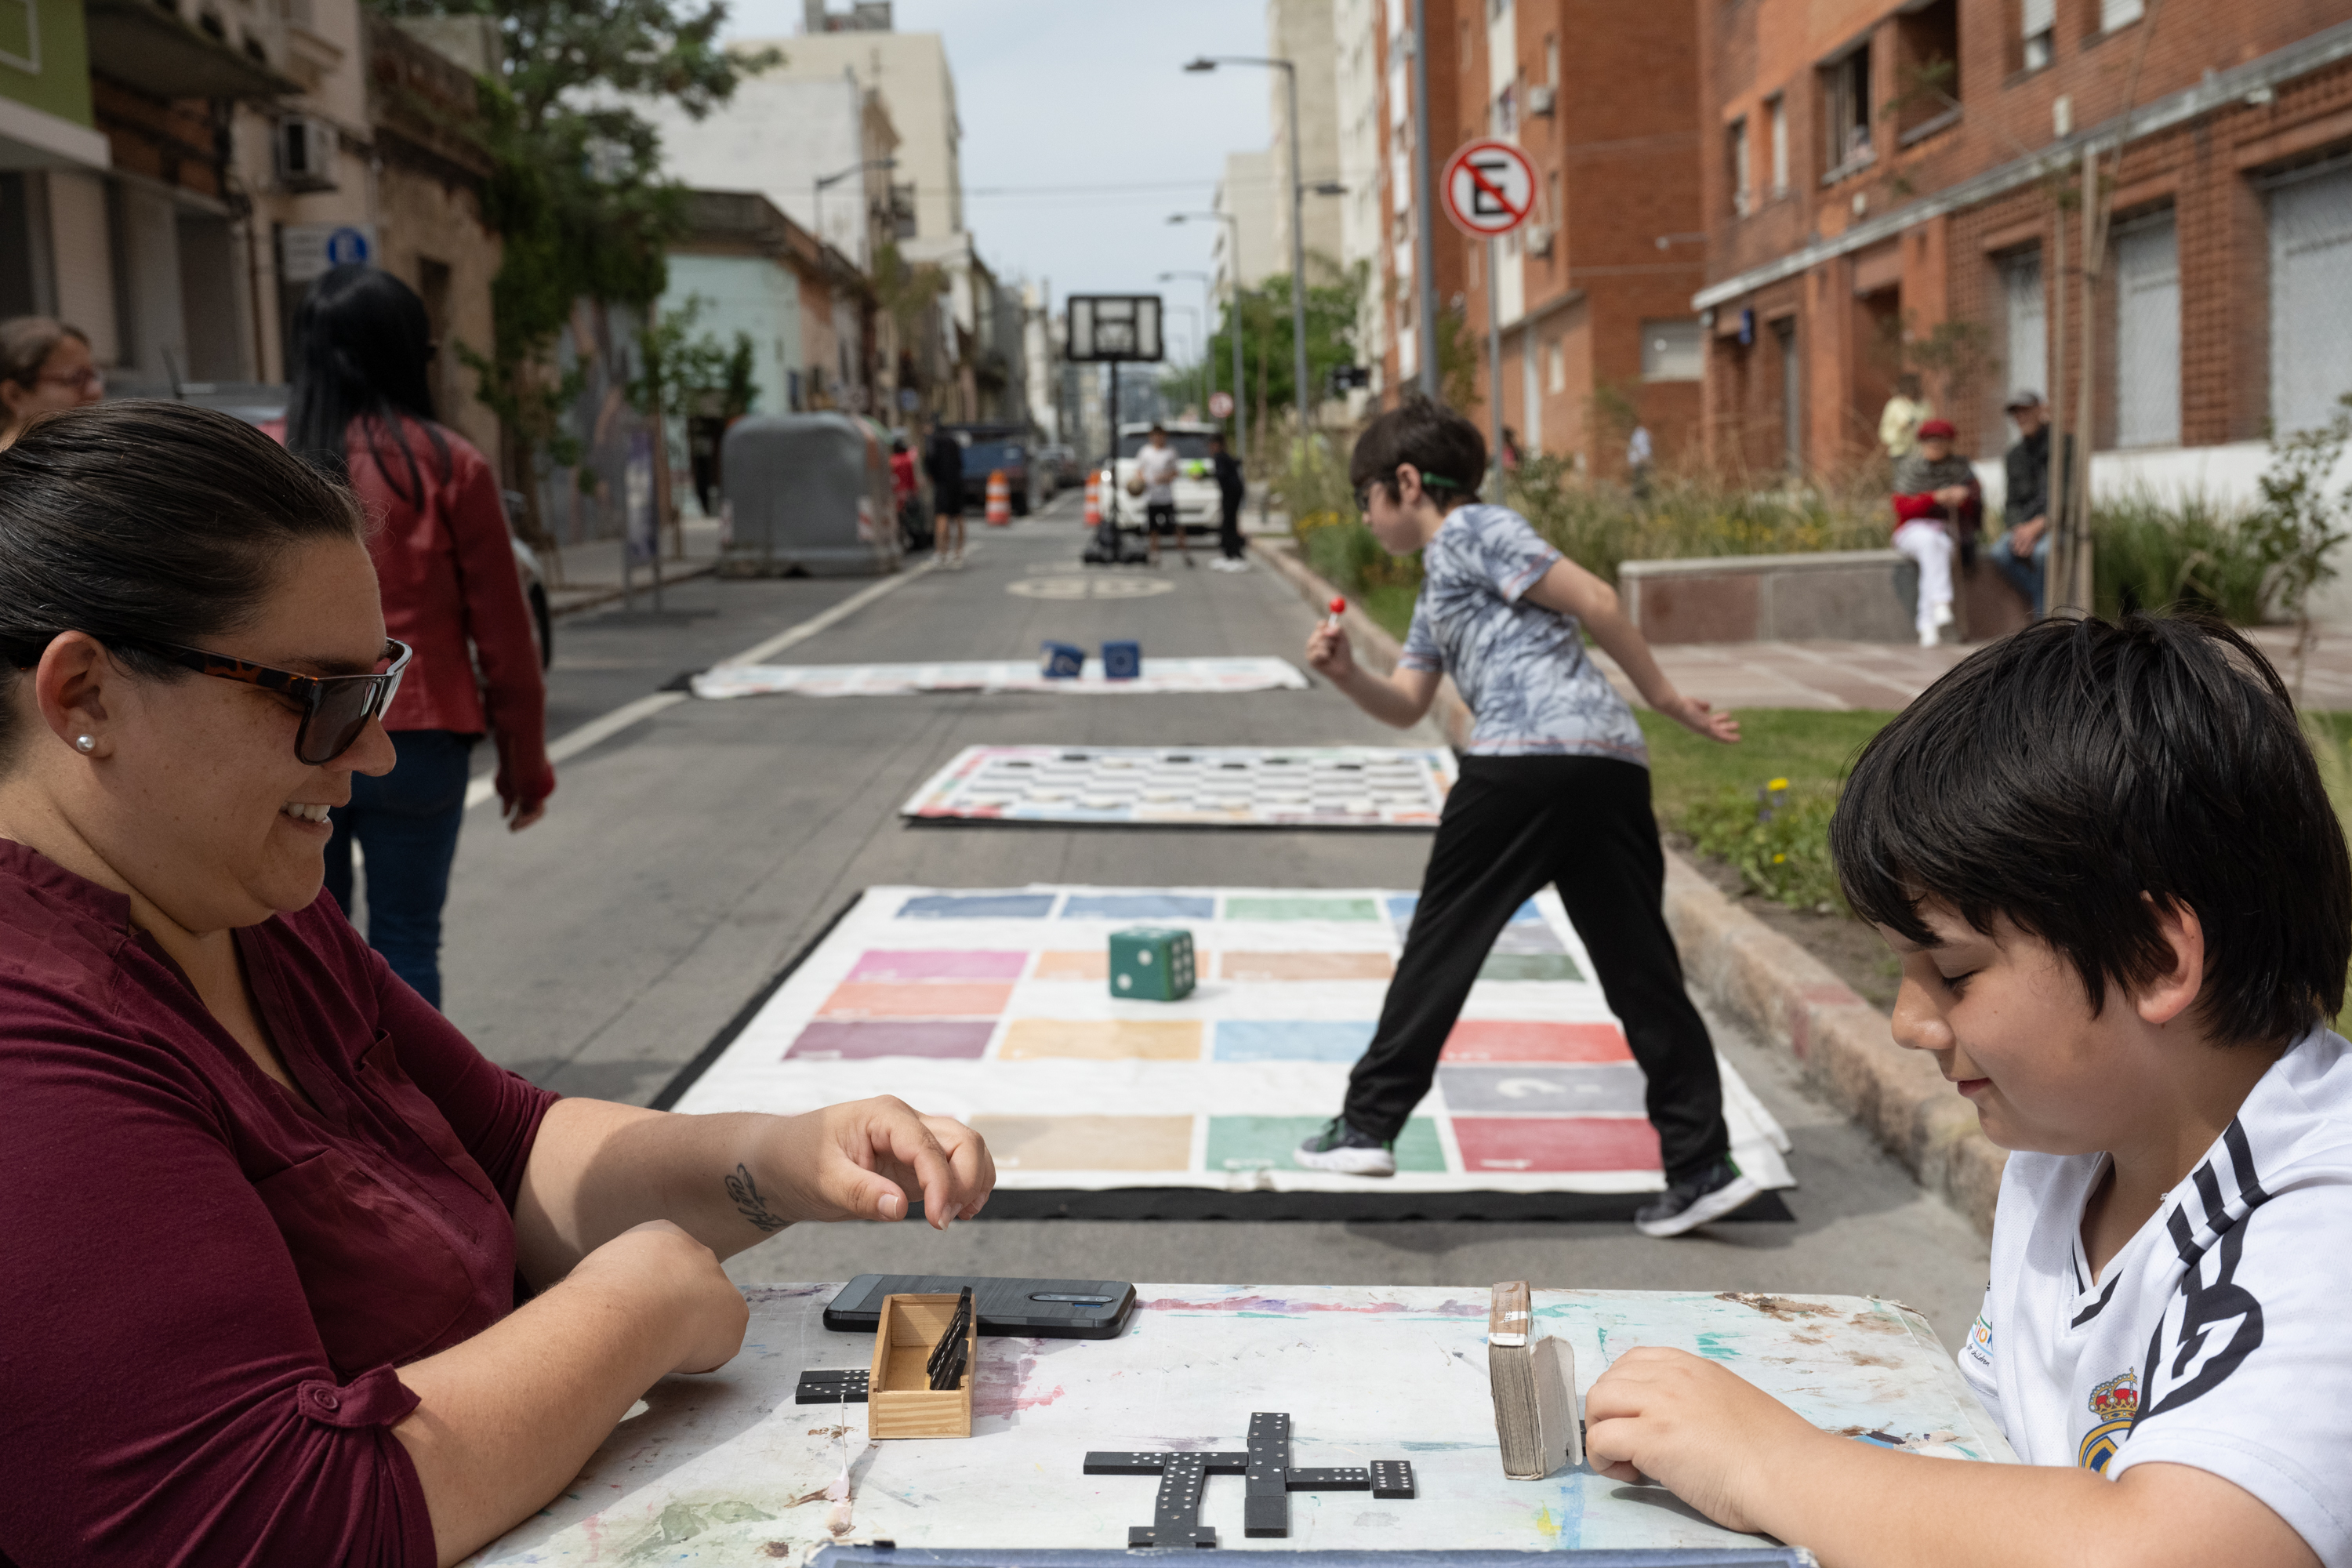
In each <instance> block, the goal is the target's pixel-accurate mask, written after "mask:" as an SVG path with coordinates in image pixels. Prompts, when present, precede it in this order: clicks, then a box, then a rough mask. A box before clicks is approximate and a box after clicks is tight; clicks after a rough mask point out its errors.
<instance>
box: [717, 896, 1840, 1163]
mask: <svg viewBox="0 0 2352 1568" xmlns="http://www.w3.org/2000/svg"><path fill="white" fill-rule="evenodd" d="M1414 901H1415V896H1414V895H1413V894H1412V893H1407V892H1397V891H1392V890H1386V889H1297V888H1266V889H1248V888H1100V887H1069V886H1048V885H1042V884H1033V885H1031V886H1029V887H1025V888H1008V889H990V890H982V889H946V888H911V887H876V888H869V889H866V892H865V893H864V894H863V895H862V896H861V897H860V898H859V900H857V902H856V904H855V905H854V906H852V907H851V908H850V910H848V911H847V912H846V913H845V914H844V916H843V917H842V919H841V920H840V921H839V922H838V923H837V924H836V925H835V927H834V929H833V930H832V931H831V932H829V933H828V934H827V935H826V936H825V938H824V941H822V942H820V943H818V945H817V946H816V947H815V949H814V950H813V951H812V952H810V953H809V954H808V955H807V957H806V958H805V959H804V960H803V962H802V963H800V964H799V966H798V967H797V968H795V969H794V970H793V972H792V973H790V974H789V975H788V976H787V977H786V978H785V979H784V981H783V982H782V984H781V985H780V986H779V987H778V988H777V989H776V991H775V993H774V994H772V996H771V997H770V998H769V1000H768V1001H767V1003H766V1004H765V1005H763V1006H762V1007H761V1009H760V1011H759V1012H758V1014H757V1015H756V1016H754V1017H753V1018H752V1020H751V1022H750V1023H749V1024H748V1025H746V1026H744V1028H743V1029H742V1030H741V1032H740V1034H738V1035H737V1036H736V1037H735V1038H734V1039H733V1040H732V1041H731V1042H730V1044H729V1045H728V1046H727V1047H726V1048H725V1050H724V1051H722V1052H721V1053H720V1055H719V1058H717V1059H716V1060H715V1061H713V1062H712V1063H711V1064H710V1066H709V1068H707V1069H706V1070H705V1071H704V1072H703V1073H702V1074H701V1076H700V1077H698V1079H696V1080H695V1081H694V1082H693V1083H692V1084H691V1085H690V1086H689V1087H688V1089H686V1091H685V1093H684V1094H683V1095H682V1096H681V1097H680V1099H679V1100H678V1101H677V1106H676V1109H677V1110H683V1111H714V1110H765V1111H774V1112H780V1113H785V1114H791V1113H796V1112H800V1111H804V1110H814V1109H816V1108H817V1107H819V1106H824V1105H830V1104H833V1103H835V1102H836V1101H839V1100H856V1099H860V1098H863V1097H866V1096H868V1095H875V1094H895V1095H898V1097H899V1098H901V1099H903V1100H907V1101H908V1102H909V1103H911V1104H913V1105H915V1106H916V1107H918V1108H919V1109H920V1110H926V1111H929V1112H935V1113H939V1114H943V1115H949V1116H954V1117H957V1118H959V1119H961V1120H962V1121H969V1122H970V1123H971V1124H972V1125H973V1126H974V1127H976V1128H978V1129H979V1130H980V1131H982V1133H983V1134H985V1135H986V1137H987V1138H988V1141H989V1147H990V1149H991V1150H992V1152H994V1154H995V1157H996V1168H997V1173H998V1179H999V1183H1000V1184H1001V1185H1003V1187H1006V1188H1008V1189H1033V1190H1081V1191H1089V1190H1091V1191H1099V1190H1106V1189H1113V1188H1122V1187H1187V1186H1189V1187H1208V1188H1217V1189H1223V1190H1225V1191H1231V1192H1252V1191H1265V1192H1370V1191H1388V1192H1415V1191H1420V1192H1458V1191H1472V1190H1478V1191H1505V1192H1573V1193H1632V1192H1647V1191H1654V1190H1656V1189H1657V1188H1658V1187H1659V1186H1660V1185H1662V1182H1661V1178H1660V1173H1659V1169H1658V1141H1657V1135H1656V1134H1655V1132H1654V1131H1652V1129H1651V1127H1650V1123H1649V1121H1648V1120H1647V1118H1646V1117H1645V1116H1644V1114H1643V1083H1644V1080H1643V1076H1642V1071H1641V1069H1640V1068H1638V1067H1636V1066H1635V1065H1634V1063H1633V1058H1632V1055H1631V1054H1630V1053H1629V1052H1628V1051H1627V1049H1626V1047H1625V1037H1624V1035H1623V1032H1622V1030H1621V1029H1620V1028H1619V1026H1618V1024H1617V1020H1616V1019H1615V1017H1614V1016H1612V1014H1611V1013H1610V1011H1609V1008H1608V1005H1607V1004H1606V1003H1605V1002H1603V1000H1602V999H1601V988H1600V986H1599V985H1598V984H1594V982H1593V980H1592V977H1591V976H1592V968H1591V961H1590V960H1589V959H1588V958H1587V956H1586V954H1585V950H1584V945H1583V943H1582V942H1579V941H1578V940H1577V936H1576V931H1575V929H1574V928H1573V927H1572V926H1571V925H1570V923H1569V921H1568V918H1567V915H1566V914H1565V912H1564V911H1563V910H1562V909H1561V907H1560V904H1559V898H1558V896H1557V895H1556V894H1554V893H1552V892H1551V891H1550V890H1549V889H1546V890H1545V891H1544V892H1542V893H1540V894H1538V895H1537V897H1535V898H1534V899H1532V900H1528V903H1527V904H1526V905H1524V906H1522V907H1521V908H1520V910H1518V912H1517V915H1516V916H1515V917H1514V918H1513V920H1512V921H1510V923H1509V924H1508V925H1507V926H1506V927H1505V928H1504V931H1503V934H1502V936H1501V937H1500V938H1499V939H1497V941H1496V943H1495V947H1494V950H1493V952H1492V953H1491V954H1490V955H1489V956H1488V958H1487V960H1486V966H1485V968H1484V969H1483V970H1482V971H1481V973H1480V977H1479V980H1478V982H1477V984H1475V985H1474V986H1473V987H1472V989H1471V993H1470V1000H1469V1003H1468V1005H1466V1006H1465V1008H1464V1010H1463V1016H1462V1019H1461V1021H1460V1022H1459V1023H1458V1024H1457V1025H1455V1026H1454V1032H1453V1035H1452V1036H1451V1037H1450V1038H1449V1039H1448V1040H1447V1042H1446V1045H1445V1048H1444V1055H1443V1056H1442V1057H1441V1058H1439V1065H1438V1069H1437V1082H1436V1086H1435V1087H1434V1088H1433V1089H1432V1091H1431V1092H1430V1094H1429V1096H1428V1098H1427V1099H1425V1100H1423V1102H1422V1104H1421V1106H1420V1108H1419V1109H1418V1110H1415V1112H1414V1113H1413V1116H1412V1121H1410V1122H1409V1123H1408V1125H1407V1126H1406V1128H1405V1131H1404V1132H1403V1134H1402V1137H1400V1138H1399V1139H1398V1140H1397V1145H1396V1153H1397V1173H1396V1175H1395V1176H1393V1177H1390V1178H1385V1179H1381V1178H1370V1177H1360V1176H1343V1175H1335V1174H1331V1173H1325V1172H1319V1171H1307V1170H1302V1169H1300V1168H1299V1167H1298V1166H1297V1163H1296V1162H1295V1161H1294V1160H1293V1159H1292V1158H1291V1155H1292V1152H1293V1151H1294V1150H1295V1149H1296V1148H1297V1145H1298V1143H1299V1142H1300V1141H1301V1140H1302V1139H1304V1138H1306V1137H1307V1135H1308V1134H1309V1133H1310V1132H1312V1131H1315V1130H1316V1129H1317V1128H1318V1127H1320V1126H1321V1125H1322V1123H1323V1122H1324V1121H1325V1120H1327V1119H1328V1118H1329V1117H1330V1116H1332V1115H1333V1114H1335V1113H1336V1112H1337V1111H1338V1110H1339V1105H1340V1102H1341V1100H1342V1098H1343V1097H1344V1095H1345V1092H1346V1089H1347V1081H1348V1070H1349V1067H1350V1066H1351V1065H1352V1064H1353V1063H1354V1062H1355V1060H1356V1058H1358V1057H1359V1056H1360V1055H1361V1054H1362V1053H1363V1050H1364V1047H1366V1046H1367V1045H1368V1044H1369V1043H1370V1040H1371V1037H1372V1030H1373V1026H1374V1025H1375V1023H1376V1021H1377V1020H1378V1018H1379V1016H1380V1011H1381V999H1382V997H1383V995H1384V994H1385V993H1386V991H1387V989H1388V982H1389V977H1390V976H1391V973H1393V972H1394V966H1395V960H1396V955H1397V953H1398V952H1400V951H1402V946H1403V940H1404V934H1405V930H1406V927H1407V926H1408V925H1409V924H1410V923H1411V921H1412V909H1413V904H1414ZM1138 923H1149V924H1153V925H1176V926H1181V927H1184V928H1185V929H1187V930H1189V931H1191V932H1192V939H1193V943H1194V947H1195V950H1196V952H1197V955H1198V963H1199V970H1200V976H1201V978H1200V982H1199V985H1198V987H1197V989H1195V990H1194V991H1193V993H1192V994H1191V995H1190V996H1188V997H1186V998H1185V999H1184V1000H1182V1001H1181V1002H1175V1003H1154V1002H1128V1001H1119V1000H1117V999H1114V998H1113V997H1112V996H1111V994H1110V992H1109V987H1108V983H1107V980H1106V973H1107V970H1108V944H1109V936H1110V933H1111V932H1112V931H1116V930H1118V929H1120V928H1122V927H1124V926H1129V925H1133V924H1138ZM1718 1062H1719V1063H1720V1066H1721V1068H1722V1072H1723V1087H1724V1111H1725V1115H1726V1118H1727V1120H1728V1121H1729V1122H1730V1126H1731V1136H1732V1153H1733V1156H1734V1158H1736V1159H1737V1160H1738V1162H1739V1164H1740V1167H1741V1169H1743V1170H1745V1171H1747V1172H1748V1173H1749V1174H1751V1175H1753V1176H1755V1177H1756V1178H1757V1180H1758V1181H1759V1183H1760V1184H1763V1185H1764V1186H1766V1187H1768V1188H1772V1187H1788V1186H1792V1185H1794V1181H1793V1179H1792V1178H1791V1177H1790V1174H1789V1169H1788V1165H1787V1163H1786V1162H1785V1161H1784V1160H1783V1159H1782V1157H1781V1156H1782V1154H1783V1153H1784V1152H1786V1150H1787V1149H1788V1147H1789V1143H1788V1138H1787V1135H1786V1134H1785V1133H1783V1132H1782V1131H1781V1130H1780V1126H1779V1124H1778V1123H1777V1122H1775V1121H1773V1119H1772V1117H1771V1115H1770V1113H1769V1112H1768V1111H1767V1110H1765V1109H1764V1107H1763V1105H1762V1104H1761V1103H1760V1102H1759V1100H1757V1099H1756V1096H1755V1095H1754V1093H1753V1092H1751V1091H1750V1090H1749V1089H1748V1086H1747V1085H1746V1084H1745V1083H1743V1082H1742V1081H1741V1080H1740V1078H1739V1075H1738V1073H1737V1072H1736V1071H1734V1070H1733V1068H1732V1067H1731V1065H1730V1064H1729V1063H1728V1062H1722V1061H1721V1060H1720V1058H1718Z"/></svg>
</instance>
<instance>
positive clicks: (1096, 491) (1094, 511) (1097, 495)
mask: <svg viewBox="0 0 2352 1568" xmlns="http://www.w3.org/2000/svg"><path fill="white" fill-rule="evenodd" d="M1101 485H1102V476H1101V475H1100V474H1097V473H1089V474H1087V528H1088V529H1097V528H1100V527H1101V526H1102V489H1101Z"/></svg>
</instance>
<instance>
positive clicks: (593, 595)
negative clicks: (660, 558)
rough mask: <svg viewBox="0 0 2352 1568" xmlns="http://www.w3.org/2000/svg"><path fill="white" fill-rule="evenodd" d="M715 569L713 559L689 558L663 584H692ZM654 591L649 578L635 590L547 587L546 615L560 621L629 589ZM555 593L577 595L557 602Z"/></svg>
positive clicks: (667, 574) (596, 586) (615, 600)
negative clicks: (699, 560)
mask: <svg viewBox="0 0 2352 1568" xmlns="http://www.w3.org/2000/svg"><path fill="white" fill-rule="evenodd" d="M665 564H667V563H665ZM718 570H719V563H718V562H716V561H705V562H703V563H701V564H699V565H697V564H695V563H693V562H691V561H689V562H687V563H685V570H683V571H680V572H676V573H671V572H667V571H666V572H664V573H663V574H662V586H663V587H665V588H667V587H671V586H674V585H675V584H679V583H691V582H692V581H694V580H695V579H696V578H697V577H708V576H709V575H710V574H712V573H713V572H716V571H718ZM653 591H654V588H653V583H652V581H651V580H650V579H648V580H647V581H646V582H643V583H640V584H636V586H635V588H634V589H625V588H622V587H620V586H619V585H618V584H603V583H597V584H586V585H583V586H582V587H578V588H550V589H549V590H548V591H547V592H548V606H547V614H548V616H549V618H550V619H552V620H562V618H563V617H564V616H572V615H577V614H579V613H580V612H581V611H582V610H595V609H602V608H603V607H604V605H614V604H618V603H619V602H620V601H621V599H622V598H623V596H624V595H626V594H628V593H631V592H635V593H638V594H650V593H652V592H653ZM558 594H572V595H580V596H579V597H577V598H573V599H571V600H569V601H568V602H566V603H564V604H561V605H559V604H556V603H555V602H554V599H555V595H558Z"/></svg>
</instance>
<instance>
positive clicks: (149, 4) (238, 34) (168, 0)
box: [82, 0, 301, 99]
mask: <svg viewBox="0 0 2352 1568" xmlns="http://www.w3.org/2000/svg"><path fill="white" fill-rule="evenodd" d="M183 6H184V9H183ZM250 11H251V7H249V6H231V7H229V8H228V9H227V11H226V12H225V11H224V10H223V9H222V8H220V7H218V6H215V5H212V4H210V3H209V0H181V3H180V4H174V3H173V0H83V6H82V15H83V21H84V25H85V26H86V27H87V29H88V32H89V58H90V60H91V62H92V68H93V69H95V70H96V71H97V72H98V73H99V74H100V75H102V76H105V77H108V78H110V79H113V80H115V81H118V82H121V84H122V85H123V86H125V87H129V88H131V89H136V90H137V91H140V92H143V93H145V94H147V95H148V96H149V97H151V98H161V99H183V98H233V99H269V98H279V97H283V96H285V95H287V94H289V93H294V92H299V91H300V90H301V89H300V87H299V84H298V83H296V82H295V81H293V80H292V79H289V78H288V77H287V76H286V75H285V74H284V73H283V72H282V71H280V70H279V69H278V67H277V65H276V64H275V63H274V61H273V60H272V59H271V58H270V49H269V42H270V41H272V40H273V39H274V37H275V35H276V32H277V29H276V28H275V27H274V26H262V25H260V23H259V21H258V18H257V15H256V16H247V13H249V12H250ZM233 16H234V17H235V18H236V22H237V23H239V24H241V25H238V26H235V27H234V28H233V27H232V20H231V19H232V17H233Z"/></svg>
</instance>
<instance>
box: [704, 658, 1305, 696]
mask: <svg viewBox="0 0 2352 1568" xmlns="http://www.w3.org/2000/svg"><path fill="white" fill-rule="evenodd" d="M689 684H690V686H691V688H692V689H693V692H694V694H695V695H696V696H697V697H709V698H722V697H766V696H772V695H775V694H778V693H787V692H788V693H790V694H792V695H793V696H796V697H905V696H909V695H911V694H913V693H916V692H922V691H977V692H981V693H982V694H987V693H991V692H998V691H1051V692H1055V693H1057V694H1059V695H1062V696H1065V697H1071V696H1076V697H1150V696H1158V695H1164V694H1167V693H1171V692H1205V693H1209V694H1212V695H1214V694H1216V693H1219V692H1227V691H1267V690H1273V689H1287V690H1293V691H1304V690H1305V689H1307V678H1306V677H1305V676H1304V675H1301V674H1300V673H1299V672H1298V667H1297V665H1294V664H1292V663H1291V662H1290V661H1289V660H1288V659H1285V658H1263V657H1253V658H1146V659H1145V660H1144V661H1143V670H1142V673H1141V674H1139V675H1137V676H1134V677H1133V678H1131V679H1122V680H1112V679H1108V678H1107V677H1105V676H1104V674H1103V672H1102V660H1101V659H1099V658H1089V659H1087V665H1086V671H1085V673H1084V674H1081V675H1072V676H1049V675H1046V674H1045V672H1044V670H1043V669H1042V668H1040V664H1039V661H1038V660H1037V659H1034V658H983V659H962V660H948V661H943V662H940V663H934V664H722V665H718V666H716V667H714V668H709V669H706V670H704V671H702V672H701V673H700V674H698V675H697V676H695V677H694V678H693V679H692V680H691V681H690V683H689Z"/></svg>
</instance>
